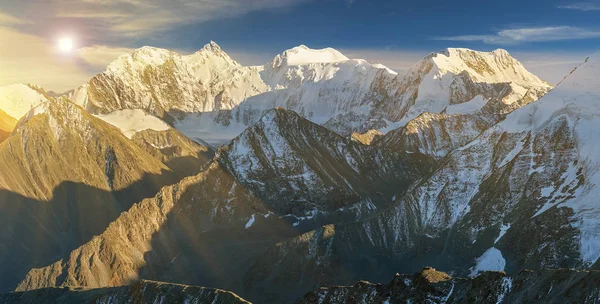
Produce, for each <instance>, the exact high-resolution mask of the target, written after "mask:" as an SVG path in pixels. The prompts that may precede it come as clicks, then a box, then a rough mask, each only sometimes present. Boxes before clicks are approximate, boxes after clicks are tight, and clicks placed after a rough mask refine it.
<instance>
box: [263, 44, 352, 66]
mask: <svg viewBox="0 0 600 304" xmlns="http://www.w3.org/2000/svg"><path fill="white" fill-rule="evenodd" d="M346 60H348V57H346V56H344V54H342V53H340V52H339V51H338V50H336V49H333V48H324V49H311V48H309V47H307V46H305V45H300V46H297V47H295V48H292V49H289V50H287V51H285V52H283V53H281V54H279V55H277V56H276V57H275V58H274V59H273V61H271V63H270V64H268V66H269V67H271V68H274V69H275V68H279V67H281V66H295V65H305V64H311V63H334V62H340V61H346Z"/></svg>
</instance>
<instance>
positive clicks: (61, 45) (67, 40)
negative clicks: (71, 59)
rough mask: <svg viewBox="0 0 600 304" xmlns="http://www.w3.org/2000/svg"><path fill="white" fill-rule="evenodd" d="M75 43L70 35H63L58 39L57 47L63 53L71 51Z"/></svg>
mask: <svg viewBox="0 0 600 304" xmlns="http://www.w3.org/2000/svg"><path fill="white" fill-rule="evenodd" d="M74 46H75V43H74V42H73V38H71V37H63V38H60V39H59V40H58V49H59V50H60V51H61V52H63V53H66V54H67V53H71V52H72V51H73V48H74Z"/></svg>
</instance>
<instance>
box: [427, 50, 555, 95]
mask: <svg viewBox="0 0 600 304" xmlns="http://www.w3.org/2000/svg"><path fill="white" fill-rule="evenodd" d="M431 60H432V61H433V63H434V64H435V65H436V66H437V67H438V68H439V69H440V71H441V72H442V73H443V72H451V73H455V74H459V73H460V72H462V71H467V72H468V73H469V75H470V76H471V77H472V78H473V80H474V81H478V82H479V81H481V82H488V83H502V82H513V83H516V84H518V85H521V86H523V85H526V86H527V85H532V84H539V83H540V82H543V81H542V80H541V79H540V78H538V77H537V76H535V75H533V74H531V73H530V72H529V71H527V70H526V69H525V67H524V66H523V65H522V64H521V63H520V62H519V61H517V60H516V59H515V58H513V57H512V56H511V55H510V54H509V53H508V52H507V51H506V50H503V49H497V50H494V51H492V52H479V51H474V50H470V49H465V48H448V49H445V50H443V51H441V52H439V53H437V54H436V55H434V56H432V57H431ZM549 86H550V85H548V87H549Z"/></svg>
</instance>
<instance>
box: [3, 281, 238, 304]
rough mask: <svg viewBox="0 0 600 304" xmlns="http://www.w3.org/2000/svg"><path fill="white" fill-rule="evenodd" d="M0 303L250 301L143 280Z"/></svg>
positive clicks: (17, 295)
mask: <svg viewBox="0 0 600 304" xmlns="http://www.w3.org/2000/svg"><path fill="white" fill-rule="evenodd" d="M0 303H6V304H8V303H28V304H29V303H31V304H50V303H65V304H66V303H73V304H75V303H94V304H109V303H110V304H112V303H130V304H144V303H165V304H166V303H215V304H239V303H250V302H248V301H245V300H244V299H242V298H240V297H238V296H237V295H236V294H234V293H232V292H229V291H225V290H220V289H212V288H204V287H195V286H187V285H178V284H168V283H159V282H154V281H146V280H142V281H139V282H137V283H134V284H133V285H130V286H123V287H111V288H98V289H81V288H69V287H64V288H44V289H38V290H32V291H25V292H14V293H9V294H5V295H0Z"/></svg>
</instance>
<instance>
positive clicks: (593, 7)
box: [558, 2, 600, 12]
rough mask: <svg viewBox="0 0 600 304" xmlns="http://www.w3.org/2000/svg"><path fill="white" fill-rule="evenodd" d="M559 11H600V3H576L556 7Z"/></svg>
mask: <svg viewBox="0 0 600 304" xmlns="http://www.w3.org/2000/svg"><path fill="white" fill-rule="evenodd" d="M558 8H560V9H568V10H576V11H584V12H589V11H600V3H599V2H578V3H572V4H568V5H560V6H558Z"/></svg>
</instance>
